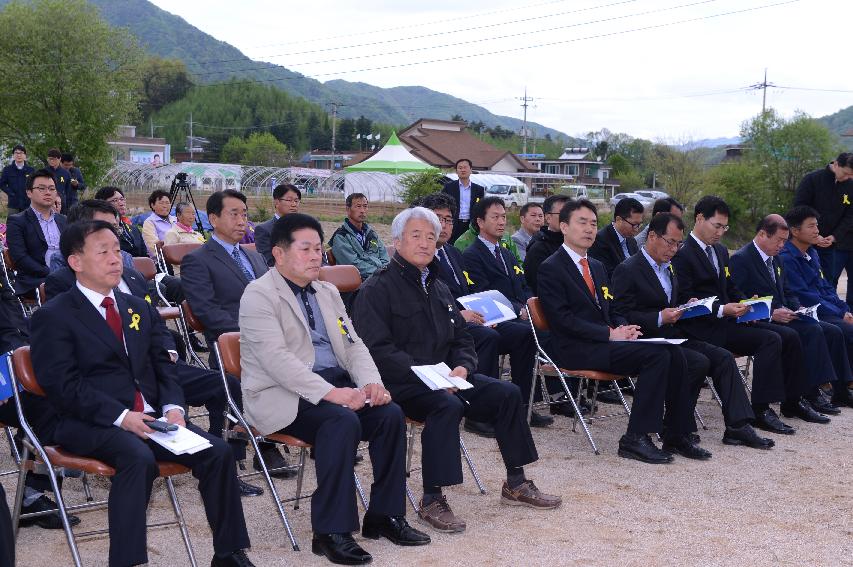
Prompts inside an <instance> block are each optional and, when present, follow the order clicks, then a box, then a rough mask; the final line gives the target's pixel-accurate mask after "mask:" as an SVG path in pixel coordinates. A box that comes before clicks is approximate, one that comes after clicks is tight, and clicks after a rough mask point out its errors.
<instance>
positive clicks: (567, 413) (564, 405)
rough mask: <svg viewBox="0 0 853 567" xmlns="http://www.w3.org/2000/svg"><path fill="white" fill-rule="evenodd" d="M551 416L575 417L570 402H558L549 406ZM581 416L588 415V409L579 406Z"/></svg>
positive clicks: (581, 405)
mask: <svg viewBox="0 0 853 567" xmlns="http://www.w3.org/2000/svg"><path fill="white" fill-rule="evenodd" d="M550 410H551V415H562V416H563V417H570V418H574V417H575V408H573V407H572V404H571V403H570V402H560V403H559V404H551V408H550ZM580 410H581V415H588V414H589V408H588V407H586V406H584V405H583V404H580Z"/></svg>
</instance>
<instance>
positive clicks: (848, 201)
mask: <svg viewBox="0 0 853 567" xmlns="http://www.w3.org/2000/svg"><path fill="white" fill-rule="evenodd" d="M841 204H842V205H849V204H850V198H849V197H848V196H847V193H845V194H844V198H843V199H841Z"/></svg>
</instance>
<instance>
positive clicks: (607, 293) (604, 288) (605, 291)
mask: <svg viewBox="0 0 853 567" xmlns="http://www.w3.org/2000/svg"><path fill="white" fill-rule="evenodd" d="M601 293H603V294H604V299H607V300H611V299H614V297H613V296H612V295H610V289H609V288H608V287H607V286H605V285H603V286H601Z"/></svg>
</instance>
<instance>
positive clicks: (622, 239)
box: [610, 224, 626, 246]
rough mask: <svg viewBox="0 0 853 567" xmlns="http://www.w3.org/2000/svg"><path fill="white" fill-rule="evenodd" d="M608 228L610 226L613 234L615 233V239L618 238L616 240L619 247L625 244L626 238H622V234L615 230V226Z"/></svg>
mask: <svg viewBox="0 0 853 567" xmlns="http://www.w3.org/2000/svg"><path fill="white" fill-rule="evenodd" d="M610 226H612V227H613V232H615V233H616V238H618V239H619V245H620V246H621V245H622V244H624V243H625V240H626V238H625V237H624V236H622V234H621V233H620V232H619V231H618V230H616V225H615V224H611V225H610Z"/></svg>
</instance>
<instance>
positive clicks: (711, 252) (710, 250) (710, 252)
mask: <svg viewBox="0 0 853 567" xmlns="http://www.w3.org/2000/svg"><path fill="white" fill-rule="evenodd" d="M705 254H706V255H707V256H708V261H709V262H711V267H712V268H714V271H715V272H717V275H718V276H719V275H720V269H719V268H718V267H717V264H715V263H714V249H713V248H711V247H710V246H707V247H706V248H705Z"/></svg>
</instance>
